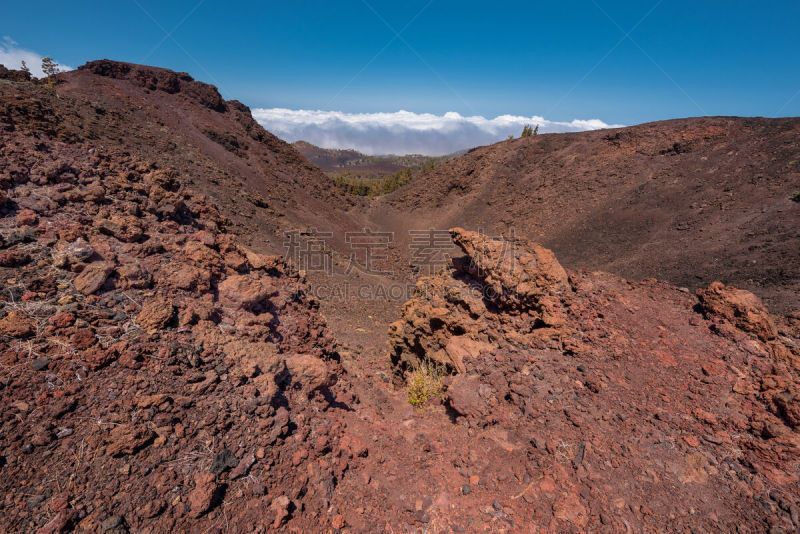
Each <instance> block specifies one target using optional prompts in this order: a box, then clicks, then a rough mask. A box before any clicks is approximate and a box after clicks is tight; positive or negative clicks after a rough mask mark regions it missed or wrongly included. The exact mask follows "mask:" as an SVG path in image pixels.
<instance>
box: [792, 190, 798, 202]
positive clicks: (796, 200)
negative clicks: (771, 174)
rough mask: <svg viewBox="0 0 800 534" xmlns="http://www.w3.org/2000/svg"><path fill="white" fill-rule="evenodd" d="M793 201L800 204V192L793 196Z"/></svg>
mask: <svg viewBox="0 0 800 534" xmlns="http://www.w3.org/2000/svg"><path fill="white" fill-rule="evenodd" d="M792 200H793V201H794V202H800V191H795V192H794V194H793V195H792Z"/></svg>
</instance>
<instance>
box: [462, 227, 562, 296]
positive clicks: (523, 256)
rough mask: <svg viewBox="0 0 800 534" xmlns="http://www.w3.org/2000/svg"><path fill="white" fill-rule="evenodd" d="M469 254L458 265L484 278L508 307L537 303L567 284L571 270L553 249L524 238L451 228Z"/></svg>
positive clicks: (487, 288) (491, 292)
mask: <svg viewBox="0 0 800 534" xmlns="http://www.w3.org/2000/svg"><path fill="white" fill-rule="evenodd" d="M450 234H451V235H452V237H453V242H454V243H455V244H456V245H458V246H459V247H461V249H462V250H463V251H464V253H465V254H466V255H467V259H466V260H465V261H458V262H457V263H456V268H457V269H458V270H461V271H464V272H467V273H469V274H470V275H471V276H473V277H475V278H478V279H480V280H481V281H482V282H483V284H484V290H485V293H486V295H487V297H488V298H489V299H490V300H494V301H496V302H497V303H498V304H499V305H500V306H502V307H504V308H523V309H524V308H530V307H535V306H536V305H537V304H538V302H539V299H540V298H541V297H542V296H544V295H548V294H554V293H558V292H559V291H562V290H564V289H566V288H567V273H566V271H564V268H563V267H561V265H560V264H559V263H558V261H557V260H556V257H555V255H553V253H552V252H551V251H550V250H547V249H546V248H544V247H541V246H539V245H536V244H532V243H527V242H524V241H505V240H497V239H491V238H489V237H487V236H485V235H481V234H479V233H477V232H469V231H466V230H463V229H461V228H453V229H451V230H450Z"/></svg>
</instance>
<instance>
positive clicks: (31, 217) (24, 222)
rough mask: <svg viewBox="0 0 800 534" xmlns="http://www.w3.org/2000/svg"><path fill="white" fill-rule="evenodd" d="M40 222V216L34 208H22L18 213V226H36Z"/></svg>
mask: <svg viewBox="0 0 800 534" xmlns="http://www.w3.org/2000/svg"><path fill="white" fill-rule="evenodd" d="M37 224H39V216H38V215H36V212H35V211H32V210H20V212H19V213H17V225H18V226H36V225H37Z"/></svg>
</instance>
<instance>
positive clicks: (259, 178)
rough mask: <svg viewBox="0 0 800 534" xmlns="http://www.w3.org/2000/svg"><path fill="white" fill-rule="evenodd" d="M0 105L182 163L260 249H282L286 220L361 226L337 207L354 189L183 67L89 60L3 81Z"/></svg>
mask: <svg viewBox="0 0 800 534" xmlns="http://www.w3.org/2000/svg"><path fill="white" fill-rule="evenodd" d="M11 72H15V71H11ZM0 106H2V107H0V117H3V118H4V122H5V124H7V125H9V127H11V128H16V129H18V130H19V131H20V132H28V133H31V132H42V133H45V134H47V135H48V136H51V137H53V138H57V139H60V140H64V141H69V142H78V141H83V142H91V143H94V144H97V145H102V146H104V147H108V148H113V149H115V150H119V151H123V152H128V153H130V154H132V155H136V156H138V157H140V158H143V159H146V160H148V161H152V162H154V163H156V164H158V165H160V166H161V167H164V168H174V169H180V170H181V172H182V175H183V176H185V177H186V180H187V185H190V186H191V187H192V190H193V191H195V192H196V193H197V194H204V195H207V196H208V197H209V198H210V199H212V200H213V201H214V202H215V203H216V204H217V205H218V206H219V207H220V208H221V209H222V210H223V211H224V212H225V215H226V216H228V217H229V218H230V219H231V221H232V223H233V224H234V227H233V231H235V232H236V233H238V234H240V235H241V236H242V238H243V239H247V240H248V241H250V242H252V244H253V245H254V246H255V247H256V248H258V249H260V250H264V251H271V252H282V251H283V241H284V235H283V233H284V231H285V230H287V229H296V228H305V227H319V228H330V229H332V230H337V235H338V234H339V233H340V232H338V230H342V231H344V230H345V229H359V228H360V225H359V224H357V223H356V222H354V221H353V217H352V216H348V215H347V214H345V213H344V211H345V209H346V208H348V207H350V206H352V205H353V204H354V203H356V202H357V199H355V198H354V197H350V196H347V195H344V194H343V193H341V191H339V190H338V189H337V188H336V187H334V186H333V184H332V183H331V181H330V179H328V177H326V176H325V175H324V174H323V173H322V172H321V171H319V169H317V168H316V167H314V166H312V165H310V164H309V163H308V162H307V161H306V160H305V159H304V158H303V156H301V155H300V154H299V153H298V152H297V151H296V150H294V149H293V148H292V147H291V145H289V144H287V143H284V142H283V141H281V140H280V139H278V138H277V137H275V136H274V135H272V134H270V133H269V132H267V131H265V130H264V129H263V128H262V127H261V126H259V125H258V123H256V122H255V120H253V118H252V116H251V115H250V110H249V109H248V108H247V106H245V105H244V104H242V103H240V102H238V101H235V100H231V101H225V100H223V99H222V97H221V96H220V94H219V92H218V91H217V89H216V87H214V86H212V85H208V84H205V83H202V82H198V81H195V80H193V79H192V77H191V76H189V75H188V74H186V73H176V72H172V71H169V70H166V69H160V68H156V67H147V66H142V65H134V64H130V63H121V62H116V61H108V60H100V61H92V62H90V63H87V64H86V65H84V66H82V67H80V68H79V69H78V70H76V71H72V72H66V73H62V74H60V75H59V83H58V85H57V86H56V88H55V90H53V91H49V90H47V89H46V88H45V87H44V86H42V85H35V84H20V83H16V84H15V83H4V84H2V85H0Z"/></svg>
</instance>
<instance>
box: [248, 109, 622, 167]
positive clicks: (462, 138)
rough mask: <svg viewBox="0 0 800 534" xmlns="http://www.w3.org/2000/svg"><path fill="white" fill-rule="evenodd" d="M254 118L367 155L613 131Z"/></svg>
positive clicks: (403, 117)
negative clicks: (527, 133) (530, 131)
mask: <svg viewBox="0 0 800 534" xmlns="http://www.w3.org/2000/svg"><path fill="white" fill-rule="evenodd" d="M253 117H254V118H255V119H256V120H257V121H258V122H259V123H260V124H261V125H262V126H263V127H264V128H266V129H267V130H269V131H270V132H272V133H274V134H275V135H277V136H278V137H280V138H282V139H284V140H285V141H288V142H294V141H298V140H300V139H302V140H304V141H308V142H309V143H312V144H314V145H317V146H321V147H325V148H354V149H356V150H358V151H360V152H363V153H365V154H370V155H375V154H426V155H430V156H434V155H441V154H449V153H451V152H455V151H457V150H461V149H465V148H472V147H475V146H479V145H486V144H490V143H495V142H497V141H500V140H502V139H505V138H507V137H508V136H509V135H514V136H515V137H517V136H519V134H520V133H521V132H522V128H523V127H524V126H525V125H526V124H530V125H537V124H538V125H539V132H540V133H552V132H576V131H581V130H596V129H599V128H613V127H616V126H621V125H610V124H606V123H604V122H603V121H601V120H598V119H590V120H578V119H576V120H573V121H571V122H557V121H550V120H547V119H545V118H544V117H537V116H533V117H520V116H515V115H500V116H499V117H495V118H493V119H487V118H485V117H481V116H473V117H464V116H462V115H460V114H458V113H456V112H452V111H451V112H448V113H445V114H444V115H434V114H431V113H412V112H410V111H397V112H395V113H342V112H340V111H319V110H317V111H312V110H305V109H297V110H293V109H283V108H271V109H264V108H256V109H254V110H253Z"/></svg>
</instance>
